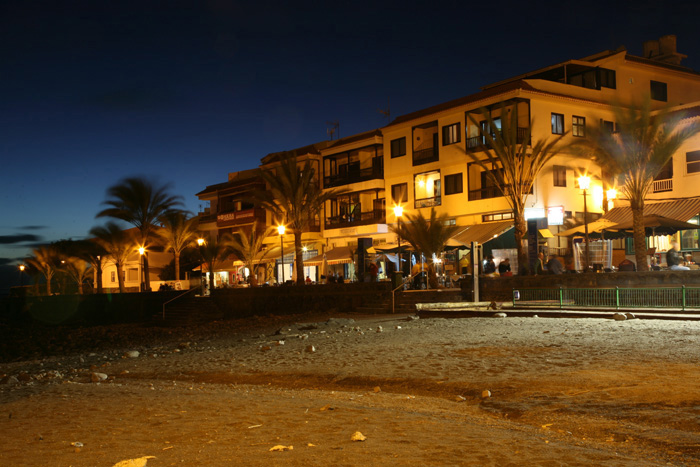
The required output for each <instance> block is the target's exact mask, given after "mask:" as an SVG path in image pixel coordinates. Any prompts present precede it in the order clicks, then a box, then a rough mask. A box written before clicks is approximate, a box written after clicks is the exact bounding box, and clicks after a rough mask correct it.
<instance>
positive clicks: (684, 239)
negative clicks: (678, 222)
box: [681, 216, 700, 250]
mask: <svg viewBox="0 0 700 467" xmlns="http://www.w3.org/2000/svg"><path fill="white" fill-rule="evenodd" d="M688 222H689V223H691V224H697V223H698V222H700V216H695V217H693V218H692V219H690V220H689V221H688ZM698 234H700V230H698V229H690V230H681V249H683V250H697V249H698V248H700V244H699V243H698V240H699V239H700V235H698Z"/></svg>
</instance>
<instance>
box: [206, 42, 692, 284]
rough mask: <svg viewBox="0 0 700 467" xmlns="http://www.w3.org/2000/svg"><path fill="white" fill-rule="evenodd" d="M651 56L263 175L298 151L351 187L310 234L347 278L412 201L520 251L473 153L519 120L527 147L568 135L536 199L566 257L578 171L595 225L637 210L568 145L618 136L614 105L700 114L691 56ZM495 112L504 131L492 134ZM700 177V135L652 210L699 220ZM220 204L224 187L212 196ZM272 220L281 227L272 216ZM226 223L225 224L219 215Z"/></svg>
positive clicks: (577, 200)
mask: <svg viewBox="0 0 700 467" xmlns="http://www.w3.org/2000/svg"><path fill="white" fill-rule="evenodd" d="M643 55H644V56H643V57H637V56H634V55H631V54H629V53H628V52H627V51H626V50H625V49H618V50H615V51H604V52H601V53H598V54H595V55H591V56H588V57H584V58H581V59H576V60H569V61H566V62H563V63H559V64H555V65H552V66H549V67H546V68H543V69H539V70H535V71H531V72H528V73H525V74H523V75H520V76H515V77H512V78H510V79H507V80H503V81H501V82H498V83H493V84H490V85H487V86H484V87H483V88H482V89H481V91H480V92H477V93H475V94H471V95H468V96H466V97H463V98H459V99H455V100H452V101H449V102H445V103H441V104H437V105H435V106H432V107H429V108H426V109H420V110H417V111H415V112H412V113H409V114H406V115H402V116H399V117H398V118H396V119H394V120H393V121H392V122H391V123H390V124H388V125H387V126H385V127H383V128H380V129H376V130H372V131H368V132H365V133H361V134H357V135H352V136H349V137H346V138H343V139H340V140H336V141H330V142H325V143H318V144H315V145H311V146H309V147H307V148H300V149H299V150H295V151H288V152H284V153H275V154H271V155H268V156H266V157H265V158H263V160H262V165H261V167H260V169H261V170H270V169H273V168H274V164H275V161H279V159H280V157H286V156H288V155H290V154H292V153H294V154H296V155H297V156H298V157H300V158H301V160H304V159H306V158H311V159H312V160H313V161H314V162H315V163H317V164H318V165H317V167H318V172H319V176H320V177H321V178H322V180H323V186H324V188H325V189H333V188H338V187H342V188H343V189H344V190H345V193H343V194H342V195H339V196H337V197H336V198H335V199H333V200H331V201H329V202H328V203H326V206H325V209H324V212H323V213H322V218H321V219H319V230H318V232H313V233H312V232H309V236H308V240H309V244H310V246H311V249H312V250H313V251H314V252H316V253H317V255H316V256H315V257H310V258H309V265H310V267H317V266H319V265H320V264H321V258H322V257H323V259H324V261H326V262H329V263H330V261H339V262H338V263H337V264H346V266H345V270H344V273H345V274H346V275H348V274H350V275H352V274H353V273H354V271H353V270H352V269H348V267H350V268H351V267H352V264H350V263H352V260H351V258H352V255H353V254H355V253H356V250H357V248H358V245H365V246H364V247H363V248H365V249H369V248H370V247H369V246H368V245H372V246H373V247H376V250H377V251H378V252H381V251H383V250H384V251H388V250H391V249H392V247H394V246H395V243H396V235H395V234H393V233H391V231H390V226H391V225H392V224H396V222H397V218H396V216H395V215H394V213H393V209H392V208H393V206H395V205H401V206H402V207H403V208H404V213H415V212H419V211H420V212H423V213H424V214H425V215H426V216H427V215H428V213H429V211H430V209H431V208H435V209H436V211H437V212H438V213H439V214H445V215H447V216H448V219H449V222H450V223H452V224H454V225H457V226H459V227H461V229H460V230H458V233H457V235H456V236H455V238H456V240H457V241H458V242H462V243H466V244H469V243H470V242H472V241H475V242H478V243H480V244H486V247H487V249H489V250H490V249H496V248H499V249H507V248H512V247H513V241H512V238H511V237H512V233H510V232H512V230H511V229H512V222H513V221H512V219H513V213H512V209H511V207H510V206H509V205H508V203H507V201H506V199H505V198H504V197H503V196H501V193H500V192H499V190H498V189H497V188H496V187H495V186H493V183H492V182H491V179H490V177H488V176H487V174H486V173H485V172H484V170H483V169H482V168H481V166H480V165H479V164H476V163H474V162H472V161H471V159H470V158H469V157H467V155H466V152H467V151H473V152H475V153H476V154H477V155H478V154H479V153H480V152H481V153H483V151H482V149H483V148H484V144H485V141H484V138H483V134H484V133H485V132H488V131H490V132H495V131H498V130H499V129H500V126H501V123H500V122H501V121H502V119H504V118H506V117H507V118H509V119H510V118H511V116H512V115H515V121H516V122H517V127H518V136H519V137H522V139H523V140H522V141H521V142H522V144H529V145H531V144H532V143H533V141H538V140H542V139H547V138H549V139H552V138H557V137H559V136H560V135H564V137H563V139H562V143H563V145H562V148H563V149H562V150H561V151H559V152H558V153H557V154H556V155H555V156H554V157H553V158H552V159H551V161H550V162H549V164H548V165H547V166H546V167H545V169H544V170H543V171H542V172H541V173H540V174H539V176H538V177H537V180H536V181H535V183H534V186H533V189H532V193H531V194H530V195H529V196H528V199H527V203H526V217H527V219H528V223H529V232H530V235H529V237H528V240H529V242H530V243H531V244H533V243H537V244H538V248H540V249H542V248H549V249H551V250H552V251H554V252H556V251H564V250H566V249H567V248H569V247H570V244H569V243H568V242H569V240H568V239H567V238H564V237H558V236H556V235H555V234H556V233H558V232H559V231H561V230H565V229H566V228H567V227H566V226H565V225H566V224H567V221H575V220H576V219H578V220H579V221H582V220H583V213H584V196H583V191H582V190H581V189H580V187H579V186H578V183H577V179H578V177H579V176H581V175H588V176H589V177H591V186H590V188H589V189H588V190H586V194H587V198H586V203H585V210H586V212H587V213H588V216H589V217H588V220H589V221H591V220H593V219H594V218H596V217H600V216H602V215H604V214H606V213H608V212H609V211H610V212H609V214H610V215H612V214H615V213H623V214H624V215H627V214H628V213H629V208H627V210H626V211H625V206H626V203H625V200H623V199H619V198H617V199H608V198H609V195H608V193H609V191H608V190H609V189H610V188H615V182H614V181H613V180H611V179H610V177H608V176H606V174H603V173H601V169H600V167H598V166H597V165H596V164H595V163H594V162H593V161H591V160H589V159H587V158H585V157H581V156H580V155H577V154H575V153H573V152H572V151H571V150H569V149H567V148H566V145H567V144H568V143H571V142H574V141H576V139H577V138H584V137H585V136H586V134H587V129H589V128H590V127H592V126H596V127H602V128H603V129H607V130H609V131H615V121H614V111H613V109H614V106H615V105H622V106H627V105H639V104H641V102H642V101H643V99H644V98H645V96H649V97H650V98H651V102H652V106H653V108H654V109H662V108H670V109H671V110H672V111H686V112H688V114H687V118H689V119H693V118H694V119H697V118H700V116H699V115H700V74H699V73H697V72H695V71H693V70H691V69H688V68H686V67H683V66H682V65H681V62H682V59H683V58H684V56H683V55H682V54H679V53H678V52H677V51H676V42H675V37H674V36H665V37H662V38H661V39H659V40H657V41H648V42H646V43H645V44H644V54H643ZM485 112H486V113H488V115H489V116H490V119H491V121H492V122H493V125H494V126H495V127H496V128H488V126H489V125H488V119H487V118H486V117H485V115H484V113H485ZM528 129H529V132H528V131H527V130H528ZM528 134H529V135H530V140H529V141H526V140H525V139H526V135H528ZM696 179H697V180H696ZM698 181H700V136H696V137H695V138H693V139H692V140H691V141H689V142H687V143H686V144H685V145H684V147H683V148H682V150H681V151H679V152H678V153H677V154H676V155H675V156H674V158H673V160H672V161H671V162H670V163H669V165H668V166H667V167H665V168H664V169H663V170H662V171H661V172H660V173H659V176H658V177H657V180H656V181H655V182H654V188H653V193H652V195H651V196H650V203H653V202H654V201H656V202H662V201H663V202H668V203H671V205H674V206H677V205H678V204H679V203H680V202H681V201H683V202H684V203H685V204H684V206H685V209H682V210H681V209H679V210H677V211H670V210H668V209H667V210H666V211H665V212H667V213H670V212H673V215H674V216H675V217H676V218H679V219H681V220H684V221H689V220H690V221H693V220H694V221H695V222H698V217H697V216H698V214H699V213H700V204H698V203H700V202H698V197H700V192H698V190H697V188H696V187H697V186H698V184H697V183H696V182H698ZM214 192H216V195H214ZM200 195H202V193H200ZM219 197H220V190H218V189H216V190H213V191H212V192H211V196H210V198H208V199H210V200H212V201H213V200H214V198H216V199H217V200H218V199H219ZM200 199H207V198H204V197H202V196H200ZM217 202H218V201H217ZM669 206H670V205H669ZM213 212H216V213H217V214H216V215H217V216H220V215H221V214H222V211H221V208H220V207H218V205H216V204H214V203H212V214H210V215H213ZM615 215H617V214H615ZM623 217H624V216H623ZM266 221H267V223H268V225H272V224H273V223H274V220H273V219H270V218H269V216H268V217H266ZM216 227H217V229H221V228H222V227H223V225H222V224H220V223H218V217H217V225H216ZM509 235H510V237H509ZM682 235H683V238H684V239H685V243H684V245H685V246H684V247H683V248H689V249H699V247H698V240H697V238H698V231H697V230H696V231H686V232H684V233H683V234H682ZM360 239H366V240H360ZM277 240H279V239H277ZM618 246H619V245H618ZM382 247H387V248H384V249H383V248H382ZM621 248H623V247H621ZM699 250H700V249H699ZM532 251H535V252H536V249H532ZM324 255H325V257H324ZM329 258H331V260H329ZM451 261H452V263H453V264H452V265H451V270H452V271H454V272H459V271H461V266H460V262H459V255H455V256H454V257H453V258H452V259H451ZM285 262H287V263H289V260H288V259H287V258H285Z"/></svg>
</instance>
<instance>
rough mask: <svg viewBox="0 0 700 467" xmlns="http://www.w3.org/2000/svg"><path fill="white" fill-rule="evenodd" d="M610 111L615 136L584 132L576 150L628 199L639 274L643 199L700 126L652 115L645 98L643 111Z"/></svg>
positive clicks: (643, 265) (643, 266)
mask: <svg viewBox="0 0 700 467" xmlns="http://www.w3.org/2000/svg"><path fill="white" fill-rule="evenodd" d="M613 112H614V115H615V120H616V122H617V131H615V132H612V131H609V130H607V131H606V129H605V128H603V127H602V126H601V127H600V128H595V127H594V128H591V129H590V130H588V129H587V130H588V131H587V133H588V137H587V138H586V140H584V141H582V142H580V143H579V145H577V146H579V148H578V150H579V151H582V152H584V153H586V155H588V156H592V157H593V158H594V159H595V160H596V161H597V162H598V164H599V165H600V166H601V167H603V168H604V169H605V170H607V171H608V172H609V173H611V174H614V176H616V177H617V179H618V184H619V186H620V192H621V193H622V194H623V195H624V196H625V197H627V199H629V202H630V208H631V210H632V227H633V238H634V256H635V260H636V263H637V270H638V271H647V270H648V265H647V246H646V236H645V232H644V200H645V198H646V197H647V195H648V194H649V190H650V189H651V187H652V186H653V182H654V177H655V176H656V175H657V174H658V173H659V171H660V170H661V169H662V168H663V166H664V165H666V163H667V162H668V161H669V160H671V158H673V154H674V153H675V152H676V151H678V149H679V148H680V147H681V145H682V144H683V143H684V142H685V141H687V140H688V139H689V138H691V137H692V136H693V135H695V134H697V133H698V132H700V122H698V121H692V122H691V121H682V120H683V118H684V117H685V114H684V113H683V112H669V111H668V109H663V110H660V111H658V112H654V111H652V108H651V99H650V98H649V96H647V97H646V98H645V99H644V102H643V103H642V105H641V106H631V107H628V108H623V107H621V106H619V105H615V106H614V109H613ZM581 147H582V148H583V149H581Z"/></svg>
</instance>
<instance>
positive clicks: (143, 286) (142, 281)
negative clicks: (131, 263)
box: [139, 246, 146, 292]
mask: <svg viewBox="0 0 700 467" xmlns="http://www.w3.org/2000/svg"><path fill="white" fill-rule="evenodd" d="M145 254H146V248H144V247H143V246H140V247H139V255H141V292H145V291H146V290H145V289H146V283H145V278H144V276H143V273H144V271H143V255H145Z"/></svg>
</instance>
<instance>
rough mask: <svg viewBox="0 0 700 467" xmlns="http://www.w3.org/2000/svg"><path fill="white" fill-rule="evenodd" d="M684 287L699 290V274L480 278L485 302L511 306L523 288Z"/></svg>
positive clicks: (634, 273)
mask: <svg viewBox="0 0 700 467" xmlns="http://www.w3.org/2000/svg"><path fill="white" fill-rule="evenodd" d="M682 285H685V286H688V287H700V270H698V271H648V272H615V273H599V274H593V273H591V274H561V275H542V276H522V277H521V276H513V277H480V278H479V293H480V295H481V300H482V301H497V302H508V301H511V300H513V289H520V288H533V289H538V288H559V287H564V288H579V287H581V288H611V287H680V286H682ZM470 287H471V286H470Z"/></svg>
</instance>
